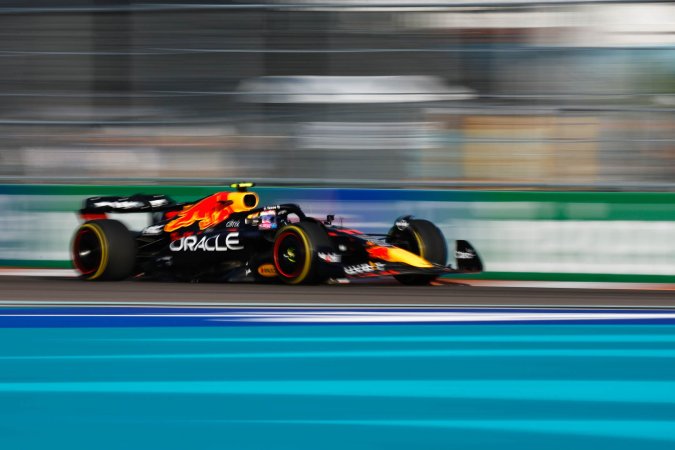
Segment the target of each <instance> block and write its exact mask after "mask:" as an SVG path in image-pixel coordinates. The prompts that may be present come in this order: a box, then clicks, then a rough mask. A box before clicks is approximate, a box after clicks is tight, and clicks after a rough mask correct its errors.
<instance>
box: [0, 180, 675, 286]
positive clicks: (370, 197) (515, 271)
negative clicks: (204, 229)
mask: <svg viewBox="0 0 675 450" xmlns="http://www.w3.org/2000/svg"><path fill="white" fill-rule="evenodd" d="M218 190H229V188H228V187H226V186H220V187H218V186H215V187H214V186H73V185H53V186H45V185H0V207H2V209H3V215H2V217H1V218H0V226H1V227H2V230H3V233H2V235H0V265H2V266H9V267H40V268H48V267H60V268H67V267H70V262H69V253H68V248H69V242H70V238H71V235H72V232H73V230H75V228H76V227H77V226H78V223H79V222H78V218H77V215H76V214H75V211H76V210H77V209H79V208H80V207H81V205H82V200H83V199H84V198H86V197H90V196H95V195H132V194H135V193H139V192H143V193H156V194H165V195H169V196H171V197H173V198H174V199H175V200H177V201H189V200H194V199H197V198H200V197H203V196H206V195H209V194H211V193H213V192H215V191H218ZM256 191H257V192H258V193H259V194H260V197H261V203H262V204H277V203H285V202H293V203H299V204H300V205H301V206H302V207H303V209H304V210H305V211H306V212H307V213H308V214H309V215H313V216H316V217H322V216H325V215H326V214H336V216H337V217H338V220H339V221H342V223H343V224H344V225H346V226H347V225H348V226H350V227H354V228H357V229H362V230H363V231H366V232H386V230H387V229H388V227H390V226H391V224H392V223H393V221H394V220H395V218H396V217H398V216H400V215H403V214H413V215H415V216H417V217H421V218H426V219H429V220H432V221H433V222H434V223H436V224H437V225H438V226H439V227H440V228H441V229H442V230H443V232H444V234H445V236H446V238H447V239H448V242H449V245H450V244H451V242H452V241H454V240H455V239H467V240H469V241H471V242H472V244H474V246H475V247H476V248H477V250H478V252H479V253H480V255H481V257H482V259H483V260H484V262H485V268H486V272H485V273H483V274H481V275H477V276H475V277H477V278H491V279H503V280H514V279H515V280H528V279H532V280H561V281H563V280H564V281H631V282H675V193H619V192H610V193H598V192H592V193H589V192H502V191H499V192H495V191H447V190H407V189H405V190H404V189H402V190H387V189H321V188H275V187H262V188H256ZM132 216H133V217H132ZM116 218H121V219H122V220H124V221H125V222H127V224H128V225H129V226H130V227H132V228H136V229H138V228H140V227H142V226H144V225H146V224H147V215H142V214H141V215H137V214H134V215H124V216H123V215H118V216H117V217H116Z"/></svg>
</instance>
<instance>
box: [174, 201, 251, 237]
mask: <svg viewBox="0 0 675 450" xmlns="http://www.w3.org/2000/svg"><path fill="white" fill-rule="evenodd" d="M257 205H258V194H256V193H254V192H218V193H216V194H213V195H211V196H209V197H206V198H205V199H203V200H200V201H198V202H197V203H194V204H192V205H188V206H186V207H185V208H183V210H182V211H180V212H179V213H178V214H177V215H176V218H175V219H173V220H172V221H171V222H169V223H167V224H166V225H165V226H164V231H166V232H168V233H171V232H173V231H176V230H178V229H179V228H185V227H189V226H190V225H192V224H194V223H195V222H197V223H199V229H200V230H205V229H207V228H209V227H212V226H214V225H218V224H219V223H221V222H222V221H224V220H226V219H227V218H228V217H230V214H232V213H235V212H240V211H248V210H251V209H253V208H255V207H256V206H257ZM237 226H238V224H237Z"/></svg>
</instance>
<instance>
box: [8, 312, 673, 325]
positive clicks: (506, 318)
mask: <svg viewBox="0 0 675 450" xmlns="http://www.w3.org/2000/svg"><path fill="white" fill-rule="evenodd" d="M0 317H11V318H27V317H45V318H46V317H51V318H61V317H72V318H96V317H102V318H203V319H209V320H212V321H224V322H230V321H237V322H254V323H255V322H259V323H372V322H376V323H403V322H415V323H433V322H520V321H527V322H541V321H578V320H581V321H588V320H602V321H605V320H607V321H613V320H650V319H675V312H674V313H658V314H656V313H639V312H631V313H612V312H591V311H589V312H574V313H567V312H534V313H533V312H529V313H526V312H457V311H447V312H445V311H434V312H390V311H373V312H370V311H365V312H364V311H359V312H356V311H355V312H352V311H295V312H281V313H279V312H255V311H253V312H243V313H210V314H198V313H191V314H166V313H164V314H0Z"/></svg>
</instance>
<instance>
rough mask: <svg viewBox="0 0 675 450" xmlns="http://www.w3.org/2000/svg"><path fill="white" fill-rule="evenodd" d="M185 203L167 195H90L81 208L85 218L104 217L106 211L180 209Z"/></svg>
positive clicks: (81, 213) (149, 211) (135, 211)
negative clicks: (177, 201)
mask: <svg viewBox="0 0 675 450" xmlns="http://www.w3.org/2000/svg"><path fill="white" fill-rule="evenodd" d="M183 205H184V203H176V202H175V201H174V200H173V199H171V198H170V197H168V196H166V195H149V194H135V195H132V196H130V197H119V196H111V197H89V198H88V199H86V200H85V201H84V208H82V209H81V210H79V214H80V216H81V217H82V218H83V219H84V220H92V219H103V218H105V217H106V213H109V212H112V213H141V212H142V213H154V212H164V211H173V210H179V209H181V208H182V207H183Z"/></svg>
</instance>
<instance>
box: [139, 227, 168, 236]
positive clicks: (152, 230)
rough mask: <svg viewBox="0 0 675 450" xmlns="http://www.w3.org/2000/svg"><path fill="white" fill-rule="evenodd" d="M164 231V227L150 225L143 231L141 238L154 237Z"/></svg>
mask: <svg viewBox="0 0 675 450" xmlns="http://www.w3.org/2000/svg"><path fill="white" fill-rule="evenodd" d="M162 231H164V225H151V226H149V227H145V228H144V229H143V233H142V234H143V236H154V235H157V234H162Z"/></svg>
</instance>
